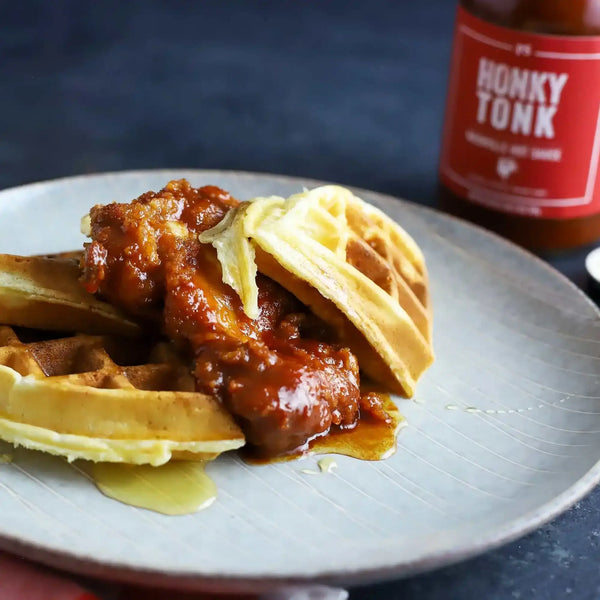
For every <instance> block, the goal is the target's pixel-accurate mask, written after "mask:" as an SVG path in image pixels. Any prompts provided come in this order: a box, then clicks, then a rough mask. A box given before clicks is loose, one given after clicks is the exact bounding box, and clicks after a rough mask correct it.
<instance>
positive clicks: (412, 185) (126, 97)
mask: <svg viewBox="0 0 600 600" xmlns="http://www.w3.org/2000/svg"><path fill="white" fill-rule="evenodd" d="M454 11H455V3H454V2H453V1H452V0H430V1H429V2H408V1H404V2H403V1H398V0H390V1H387V2H386V1H381V0H371V1H370V2H355V1H349V0H328V1H327V2H310V3H309V2H295V3H292V2H281V1H280V0H270V1H269V0H262V1H260V2H259V1H255V2H249V1H246V0H230V1H229V2H219V1H218V0H204V1H203V2H197V3H191V2H182V1H174V2H171V3H167V2H159V1H150V0H147V1H131V2H122V1H115V0H105V1H103V2H97V3H92V2H81V1H77V0H73V1H68V0H55V1H54V2H46V1H45V0H39V1H38V2H34V1H29V0H26V1H22V2H11V3H9V2H3V1H1V0H0V57H1V59H2V60H1V61H0V73H1V75H2V77H1V79H0V85H1V86H2V93H1V94H0V111H1V113H0V114H1V115H2V117H1V120H0V123H1V126H0V130H1V132H2V134H1V135H0V165H1V168H0V188H6V187H11V186H14V185H19V184H23V183H28V182H31V181H37V180H42V179H51V178H55V177H62V176H66V175H72V174H80V173H87V172H101V171H112V170H126V169H140V168H144V169H148V168H163V167H193V168H218V169H241V170H247V171H261V172H273V173H285V174H290V175H299V176H305V177H310V178H316V179H323V180H327V181H335V182H340V183H344V184H349V185H354V186H359V187H363V188H369V189H373V190H377V191H381V192H386V193H389V194H392V195H395V196H398V197H403V198H407V199H409V200H411V201H414V202H418V203H421V204H427V205H435V202H436V185H437V178H436V168H437V161H438V153H439V142H440V130H441V123H442V114H443V107H444V99H445V88H446V81H447V68H448V60H449V51H450V45H451V38H452V26H453V20H454ZM584 254H585V253H584V252H578V253H576V254H573V255H571V256H569V257H564V258H561V259H554V260H552V261H551V262H552V264H554V266H556V267H557V268H558V269H559V270H561V271H562V272H563V273H565V274H566V275H567V276H568V277H570V278H571V279H572V280H573V281H575V283H577V284H578V285H580V286H584V285H585V270H584V263H583V257H584ZM599 514H600V489H596V490H595V491H594V492H592V493H591V494H590V495H589V496H587V497H586V498H585V499H583V500H582V501H581V502H579V503H577V504H576V505H575V506H574V507H573V508H572V509H571V510H569V511H568V512H567V513H566V514H564V515H562V516H561V517H559V518H558V519H556V520H555V521H553V522H552V523H549V524H547V525H546V526H544V527H542V528H540V529H539V530H537V531H536V532H534V533H532V534H530V535H528V536H526V537H524V538H522V539H520V540H518V541H516V542H514V543H511V544H509V545H507V546H504V547H502V548H500V549H497V550H494V551H492V552H488V553H487V554H485V555H482V556H480V557H478V558H475V559H472V560H469V561H467V562H464V563H461V564H458V565H455V566H451V567H447V568H444V569H441V570H438V571H435V572H431V573H427V574H424V575H420V576H417V577H412V578H409V579H405V580H401V581H393V582H386V583H381V584H379V585H375V586H369V587H365V588H356V589H352V590H351V596H350V598H351V600H367V599H369V600H378V599H384V598H385V599H386V600H387V599H391V598H403V599H405V600H406V599H410V598H419V600H434V599H436V600H437V599H442V598H443V599H448V598H461V599H469V598H474V599H475V598H486V599H499V598H517V599H518V598H536V599H538V598H539V599H551V598H552V599H553V598H561V599H562V598H565V597H568V596H571V597H573V598H578V599H579V598H597V597H599V596H600V569H599V568H598V564H599V562H600V517H599V516H598V515H599Z"/></svg>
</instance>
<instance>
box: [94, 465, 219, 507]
mask: <svg viewBox="0 0 600 600" xmlns="http://www.w3.org/2000/svg"><path fill="white" fill-rule="evenodd" d="M207 462H208V461H171V462H168V463H167V464H165V465H162V466H160V467H152V466H150V465H127V464H121V463H95V464H92V465H90V466H89V474H90V475H91V477H92V478H93V480H94V482H95V483H96V486H97V487H98V489H99V490H100V491H101V492H102V493H103V494H104V495H105V496H108V497H110V498H114V499H115V500H119V501H120V502H123V503H124V504H131V505H133V506H138V507H141V508H147V509H149V510H153V511H155V512H159V513H163V514H165V515H185V514H189V513H194V512H197V511H199V510H202V509H204V508H207V507H208V506H210V505H211V504H212V503H213V502H214V500H215V498H216V497H217V486H216V485H215V483H214V482H213V480H212V479H211V478H210V477H209V476H208V475H207V474H206V473H205V472H204V467H205V465H206V463H207Z"/></svg>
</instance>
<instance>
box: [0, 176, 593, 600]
mask: <svg viewBox="0 0 600 600" xmlns="http://www.w3.org/2000/svg"><path fill="white" fill-rule="evenodd" d="M161 173H165V175H166V177H167V178H169V177H172V176H173V174H175V173H181V176H182V177H183V176H184V173H187V174H188V175H189V174H193V175H197V176H199V177H206V176H208V177H210V176H211V174H212V175H218V176H232V177H235V176H241V177H249V178H256V177H259V178H265V179H269V180H272V181H275V180H281V181H284V182H287V183H292V184H293V183H298V184H301V185H307V184H308V185H310V186H313V185H314V186H318V185H326V184H334V185H343V186H344V187H348V188H350V189H351V190H352V191H354V192H355V193H357V195H359V196H360V195H361V193H362V194H367V195H368V196H370V197H372V198H375V199H376V200H377V201H381V203H382V204H385V203H386V202H389V201H394V202H400V203H403V204H407V205H409V206H410V208H411V209H412V210H415V211H416V212H417V213H419V212H423V213H431V214H433V215H435V218H441V219H442V220H448V221H449V222H452V223H455V224H457V225H458V226H459V227H467V228H470V229H473V230H475V231H477V232H478V234H480V235H484V236H488V237H489V238H491V239H492V240H494V243H501V244H503V245H505V246H507V247H509V248H510V249H511V250H512V251H513V252H515V251H516V252H517V253H519V254H521V255H522V257H523V258H524V259H526V260H529V261H531V260H532V259H533V260H534V261H535V262H536V263H537V266H538V267H542V268H543V269H544V270H546V272H547V273H548V275H549V276H552V277H555V278H558V279H560V280H562V283H563V285H564V284H565V283H566V284H567V285H568V287H569V288H570V289H571V290H572V291H574V292H576V295H577V296H578V297H579V298H580V300H579V301H580V302H581V301H583V302H584V303H585V304H586V305H587V307H588V309H590V308H591V309H592V310H591V312H590V318H594V316H595V318H597V319H600V307H599V306H597V305H596V304H595V303H594V302H593V301H592V299H591V298H590V297H589V296H588V295H587V294H585V292H584V291H583V290H582V289H580V288H579V287H578V286H577V285H575V283H573V282H572V281H571V280H570V279H568V278H567V277H566V276H565V275H564V274H562V273H561V272H560V271H558V270H557V269H555V268H554V267H553V266H552V265H550V264H549V263H547V262H546V261H544V260H543V259H542V258H540V257H539V256H537V255H535V254H533V253H531V252H529V251H528V250H525V249H523V248H521V247H520V246H517V245H516V244H514V243H512V242H510V241H509V240H506V239H505V238H503V237H501V236H499V235H497V234H495V233H493V232H490V231H488V230H486V229H484V228H482V227H479V226H478V225H475V224H473V223H470V222H468V221H465V220H463V219H460V218H458V217H454V216H452V215H448V214H446V213H443V212H441V211H440V210H438V209H436V208H434V207H431V206H426V205H421V204H418V203H416V202H414V201H411V200H407V199H404V198H400V197H398V196H394V195H392V194H388V193H383V192H378V191H376V190H370V189H367V188H361V187H358V186H354V185H351V184H344V183H336V182H331V181H325V180H320V179H314V178H310V177H302V176H296V175H286V174H278V173H269V172H261V171H244V170H228V169H198V168H185V167H174V168H159V169H134V170H126V169H124V170H116V171H106V172H98V173H85V174H79V175H70V176H65V177H59V178H55V179H47V180H40V181H34V182H29V183H25V184H21V185H17V186H13V187H8V188H4V189H2V190H0V203H1V202H2V201H3V200H4V196H5V195H8V194H12V193H15V192H17V191H19V192H21V193H26V192H27V190H29V189H32V190H33V189H35V188H43V187H53V186H57V185H58V186H60V185H69V183H71V182H85V181H86V180H93V179H102V178H108V177H117V178H118V177H124V178H125V177H135V176H138V177H143V176H144V175H150V174H152V175H153V176H156V175H160V174H161ZM167 174H170V175H167ZM598 484H600V455H599V456H598V460H597V461H596V462H595V463H594V464H593V465H592V466H591V468H590V469H589V470H588V471H586V472H585V473H584V474H583V475H582V476H581V477H580V478H579V479H578V480H576V481H575V482H573V483H572V484H571V485H570V486H569V487H567V488H566V489H565V490H563V491H562V492H561V493H559V494H557V495H556V496H554V497H553V498H552V499H551V500H550V501H548V502H545V503H544V504H542V505H540V506H538V507H537V508H535V509H534V510H531V511H529V512H528V513H525V514H523V515H520V516H519V517H517V518H515V519H512V520H510V521H506V522H504V523H503V524H502V525H501V526H497V527H495V528H494V529H493V530H487V531H486V532H485V533H484V535H482V536H479V537H478V538H477V539H474V540H473V543H470V544H469V545H463V546H462V547H457V548H455V549H453V550H450V551H448V550H441V551H440V550H433V551H428V552H427V551H426V552H424V553H421V555H418V556H416V557H415V558H414V559H412V560H402V561H399V562H394V561H393V560H390V561H389V562H388V563H387V564H385V565H383V566H380V567H367V568H364V569H358V570H357V569H351V570H348V571H344V570H340V569H335V570H329V571H328V570H326V569H324V570H323V571H320V572H318V573H307V574H305V575H302V574H299V575H297V576H293V577H289V576H279V577H278V576H272V575H268V574H264V573H263V574H260V573H258V574H257V575H256V576H252V577H247V576H242V577H240V576H236V575H235V574H233V573H230V574H227V573H223V574H219V575H215V574H202V573H200V572H198V571H194V572H191V571H189V570H182V571H174V570H172V569H171V570H170V571H168V572H164V571H160V570H159V569H156V568H145V567H142V568H139V567H130V566H123V565H122V564H114V563H110V562H108V561H100V560H98V561H97V560H95V559H94V558H93V557H89V556H82V555H81V554H73V553H70V552H68V551H63V550H56V549H55V548H53V547H51V546H46V545H44V544H41V543H35V542H29V541H23V540H22V539H21V538H19V537H18V536H11V535H7V534H6V533H3V532H2V531H0V548H1V549H2V550H5V551H9V552H14V553H16V554H19V555H21V556H24V557H25V558H28V559H30V560H34V561H38V562H40V563H43V564H46V565H48V566H51V567H55V568H59V569H63V570H65V571H69V572H73V573H78V574H81V575H86V576H92V577H102V578H109V579H114V580H118V581H121V582H124V583H133V584H137V585H144V584H146V585H152V586H166V587H167V586H168V587H169V588H173V589H181V590H195V591H199V590H204V591H233V592H240V591H245V592H247V591H262V590H265V589H271V588H273V587H274V586H280V585H284V584H288V583H307V582H309V581H310V582H323V583H331V584H337V585H356V584H365V583H373V582H375V581H383V580H389V579H392V578H401V577H407V576H411V575H416V574H419V573H424V572H428V571H431V570H434V569H437V568H441V567H444V566H450V565H452V564H456V563H458V562H460V561H463V560H467V559H469V558H473V557H475V556H477V555H480V554H482V553H483V552H486V551H489V550H493V549H497V548H499V547H501V546H503V545H505V544H507V543H509V542H511V541H514V540H516V539H519V538H521V537H523V536H525V535H527V534H528V533H531V532H532V531H534V530H536V529H538V528H539V527H541V526H543V525H544V524H546V523H548V522H550V521H551V520H553V519H555V518H556V517H558V516H559V515H561V514H563V513H564V512H566V511H567V510H568V509H569V508H571V507H572V506H573V505H574V504H575V503H576V502H578V501H579V500H581V499H582V498H584V497H585V496H586V495H587V494H589V493H590V492H591V491H592V490H593V489H594V488H595V487H596V486H597V485H598Z"/></svg>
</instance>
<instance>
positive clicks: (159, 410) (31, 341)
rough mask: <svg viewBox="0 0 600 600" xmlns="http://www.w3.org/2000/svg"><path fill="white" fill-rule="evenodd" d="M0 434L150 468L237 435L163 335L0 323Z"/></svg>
mask: <svg viewBox="0 0 600 600" xmlns="http://www.w3.org/2000/svg"><path fill="white" fill-rule="evenodd" d="M0 437H2V438H3V439H4V440H6V441H8V442H12V443H14V444H19V445H23V446H25V447H27V448H31V449H35V450H43V451H45V452H50V453H52V454H59V455H63V456H66V457H67V458H68V459H69V460H73V459H75V458H85V459H88V460H94V461H108V462H127V463H136V464H144V463H147V464H152V465H159V464H162V463H164V462H167V461H168V460H169V459H170V458H171V457H175V458H191V457H203V458H204V457H206V455H215V454H219V453H221V452H224V451H226V450H231V449H234V448H239V447H240V446H242V445H243V444H244V438H243V435H242V433H241V431H240V430H239V429H238V427H237V425H236V424H235V423H234V422H233V420H232V419H231V417H230V416H229V414H228V413H227V412H226V411H224V409H223V408H222V407H221V405H220V403H219V402H218V401H217V400H215V399H214V398H212V397H209V396H205V395H203V394H199V393H197V392H194V381H193V379H192V376H191V375H190V370H189V367H188V365H187V364H185V363H184V362H183V361H182V360H181V359H180V358H179V357H178V355H177V353H175V352H174V350H173V349H172V348H171V347H170V346H169V345H167V344H166V343H165V342H159V343H156V344H152V343H149V342H148V341H147V340H143V341H138V342H134V341H132V340H127V339H123V338H117V337H111V336H91V335H83V334H78V335H74V336H71V337H51V338H50V339H43V338H42V337H41V336H40V332H39V331H31V330H25V331H23V330H17V329H16V328H12V327H8V326H0Z"/></svg>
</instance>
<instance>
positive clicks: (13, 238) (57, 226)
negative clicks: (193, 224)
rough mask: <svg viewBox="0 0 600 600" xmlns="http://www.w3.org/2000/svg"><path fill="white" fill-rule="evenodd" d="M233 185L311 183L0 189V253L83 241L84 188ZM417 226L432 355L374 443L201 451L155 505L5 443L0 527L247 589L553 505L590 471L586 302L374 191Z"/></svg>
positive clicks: (599, 399) (23, 545) (521, 529)
mask: <svg viewBox="0 0 600 600" xmlns="http://www.w3.org/2000/svg"><path fill="white" fill-rule="evenodd" d="M179 177H187V178H188V179H190V181H191V182H192V183H193V184H194V185H203V184H216V185H219V186H221V187H223V188H225V189H227V190H229V191H231V192H232V193H233V194H234V195H235V196H237V197H238V198H240V199H247V198H251V197H253V196H257V195H270V194H280V195H289V194H291V193H294V192H298V191H300V190H301V189H302V188H303V187H304V186H307V187H312V186H314V185H317V183H318V182H314V181H305V180H300V179H291V178H284V177H276V176H270V175H259V174H249V173H231V172H218V171H148V172H131V173H118V174H107V175H93V176H86V177H77V178H71V179H63V180H58V181H54V182H48V183H40V184H34V185H29V186H25V187H21V188H16V189H12V190H6V191H4V192H1V193H0V252H12V253H19V254H29V253H47V252H55V251H61V250H70V249H73V248H77V247H80V246H81V243H82V241H83V238H82V236H81V235H80V234H79V220H80V218H81V216H82V215H83V214H84V213H86V212H87V210H88V209H89V208H90V207H91V206H92V205H93V204H96V203H107V202H110V201H112V200H117V201H127V200H130V199H132V198H134V197H136V196H137V195H139V194H140V193H142V192H144V191H146V190H149V189H155V190H158V189H160V188H161V187H162V186H163V185H164V184H165V183H166V182H167V181H168V180H169V179H172V178H179ZM358 193H359V195H361V196H362V197H363V198H364V199H365V200H368V201H370V202H372V203H374V204H376V205H378V206H379V207H381V208H382V209H383V210H385V211H386V212H388V213H389V214H390V215H391V216H392V217H393V218H395V219H396V220H397V221H398V222H399V223H401V224H402V225H403V226H404V227H405V228H406V229H407V230H408V231H409V232H410V233H411V234H412V235H413V236H414V237H415V238H416V240H417V241H418V243H419V244H420V245H421V247H422V248H423V250H424V252H425V256H426V259H427V263H428V266H429V270H430V277H431V285H432V293H433V304H434V314H435V320H434V344H435V350H436V354H437V360H436V362H435V364H434V366H433V367H432V368H431V370H430V371H428V372H427V374H426V376H425V377H424V378H423V379H422V381H421V382H420V383H419V386H418V391H417V395H416V398H415V401H414V402H413V401H407V400H400V401H399V402H400V406H401V411H402V413H403V414H404V415H405V417H406V419H407V421H408V426H407V427H406V428H405V429H404V430H403V431H402V432H401V434H400V437H399V448H398V451H397V453H396V454H395V455H394V456H393V457H391V458H390V459H388V460H386V461H382V462H375V463H368V462H362V461H358V460H353V459H350V458H345V457H338V458H336V462H337V464H338V469H337V470H336V471H335V472H334V473H328V474H323V475H319V476H315V475H308V474H306V473H304V472H303V471H302V470H303V469H306V468H307V467H308V468H310V467H312V468H314V466H315V462H316V461H315V459H313V458H308V459H304V460H302V461H296V462H289V463H281V464H274V465H269V466H252V467H249V466H246V465H245V464H243V463H242V462H241V461H240V460H239V459H237V458H236V457H235V456H223V457H221V458H220V459H219V460H218V461H216V463H215V464H213V465H211V466H210V467H209V472H210V474H211V476H212V477H213V479H214V480H215V481H216V483H217V485H218V489H219V497H218V499H217V501H216V503H215V504H213V505H212V506H211V507H210V508H209V509H208V510H205V511H203V512H200V513H197V514H194V515H187V516H182V517H167V516H161V515H159V514H156V513H152V512H148V511H145V510H142V509H137V508H133V507H130V506H126V505H123V504H120V503H119V502H116V501H112V500H110V499H108V498H106V497H104V496H103V495H102V494H100V493H99V492H98V491H97V490H96V488H95V487H94V485H93V484H92V483H90V482H89V481H87V480H86V479H85V478H83V477H82V476H81V475H80V474H79V473H78V472H77V471H76V470H74V469H73V468H72V467H70V466H69V465H68V464H67V463H66V462H64V461H62V460H60V459H56V458H52V457H50V456H45V455H43V454H38V453H35V452H27V451H17V452H16V453H15V455H14V461H13V462H12V463H10V464H0V546H2V547H3V548H6V549H9V550H19V551H20V552H21V553H23V554H26V555H28V556H30V557H31V558H34V559H37V560H42V561H44V562H46V563H49V564H52V565H56V566H60V567H63V568H68V569H71V570H74V571H79V572H84V573H88V574H94V575H110V576H113V577H119V578H122V579H127V580H130V581H138V582H144V583H163V584H170V585H177V586H181V587H189V588H206V589H217V588H218V589H221V590H224V589H227V590H236V589H237V590H239V589H244V590H248V589H250V588H252V587H254V588H259V587H262V586H265V585H269V584H271V583H273V582H279V581H283V580H306V579H319V580H322V581H330V582H341V583H346V584H348V583H355V582H358V581H362V582H366V581H372V580H375V579H379V578H382V577H387V576H401V575H405V574H409V573H414V572H417V571H422V570H425V569H429V568H432V567H435V566H440V565H444V564H447V563H450V562H453V561H457V560H459V559H462V558H465V557H467V556H471V555H474V554H476V553H478V552H482V551H484V550H487V549H490V548H492V547H495V546H498V545H499V544H501V543H503V542H506V541H508V540H511V539H514V538H516V537H517V536H520V535H523V534H524V533H525V532H527V531H530V530H532V529H533V528H535V527H537V526H539V525H540V524H541V523H543V522H545V521H547V520H548V519H550V518H552V517H554V516H556V515H557V514H558V513H560V512H561V511H563V510H565V509H566V508H567V507H568V506H570V505H571V504H572V503H573V502H574V501H576V500H577V499H579V498H580V497H581V496H582V495H583V494H585V493H586V492H588V491H589V490H590V489H591V488H592V487H593V486H594V485H595V484H596V483H597V482H598V480H599V478H600V465H599V464H598V460H599V459H600V321H599V318H598V311H597V309H596V308H595V307H594V306H593V305H592V304H591V303H590V302H589V301H588V300H587V299H586V298H585V297H584V295H583V294H581V293H580V292H579V291H578V290H577V289H576V288H575V287H574V286H573V285H572V284H570V283H569V282H568V281H567V280H566V279H565V278H563V277H562V276H561V275H559V274H558V273H556V272H555V271H553V270H552V269H550V268H549V267H548V266H546V265H545V264H544V263H542V262H541V261H539V260H537V259H535V258H533V257H532V256H530V255H528V254H526V253H524V252H522V251H521V250H518V249H517V248H515V247H513V246H512V245H510V244H507V243H505V242H503V241H502V240H499V239H498V238H496V237H494V236H492V235H489V234H487V233H485V232H483V231H481V230H479V229H477V228H474V227H471V226H469V225H465V224H463V223H461V222H459V221H457V220H454V219H451V218H448V217H445V216H443V215H440V214H438V213H436V212H434V211H431V210H426V209H423V208H419V207H417V206H414V205H411V204H408V203H405V202H402V201H400V200H397V199H394V198H390V197H385V196H382V195H379V194H375V193H371V192H362V191H360V192H358ZM8 451H10V448H8V447H7V446H6V445H1V444H0V453H1V452H8Z"/></svg>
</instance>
